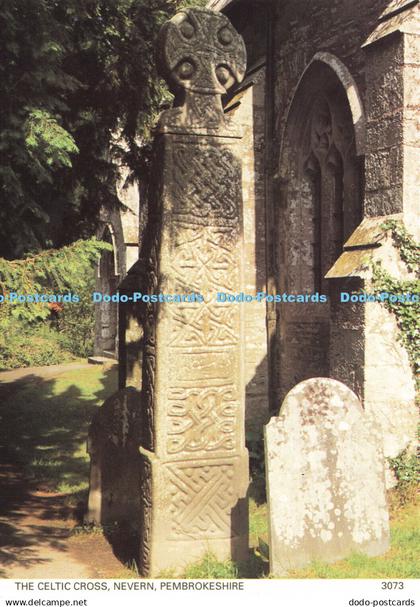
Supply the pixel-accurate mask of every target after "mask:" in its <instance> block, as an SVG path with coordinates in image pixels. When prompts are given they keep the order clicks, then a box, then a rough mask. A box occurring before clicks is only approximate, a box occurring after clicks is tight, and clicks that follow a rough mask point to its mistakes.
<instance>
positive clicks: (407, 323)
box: [373, 220, 420, 379]
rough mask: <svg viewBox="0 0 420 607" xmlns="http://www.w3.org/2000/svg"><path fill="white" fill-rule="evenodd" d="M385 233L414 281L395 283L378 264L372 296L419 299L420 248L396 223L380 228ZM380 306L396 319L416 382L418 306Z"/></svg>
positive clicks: (407, 303)
mask: <svg viewBox="0 0 420 607" xmlns="http://www.w3.org/2000/svg"><path fill="white" fill-rule="evenodd" d="M381 227H382V229H383V230H384V231H390V232H391V235H392V239H393V241H394V244H395V246H396V247H397V249H398V251H399V254H400V257H401V259H402V261H403V262H404V263H405V265H406V267H407V269H408V271H409V272H411V273H412V275H413V278H411V279H408V280H398V279H397V278H394V277H393V276H391V275H390V274H389V273H388V272H387V271H386V270H384V269H383V268H382V266H381V265H380V264H378V263H376V264H374V265H373V289H374V292H375V294H379V293H381V292H387V293H390V294H395V295H400V294H403V293H412V294H415V293H417V294H419V295H420V246H419V245H418V244H417V243H416V241H415V240H414V238H413V237H412V236H411V234H410V233H409V232H408V230H407V229H406V228H405V227H404V225H403V224H402V223H400V222H398V221H395V220H390V221H387V222H385V223H383V224H382V226H381ZM383 305H384V306H385V307H386V308H387V309H388V310H389V311H390V312H392V314H393V315H394V316H395V319H396V321H397V325H398V328H399V330H400V339H401V341H402V343H403V344H404V346H405V348H406V350H407V353H408V356H409V360H410V364H411V367H412V369H413V373H414V375H415V377H416V378H417V379H418V373H419V369H420V354H419V339H420V305H419V304H416V303H414V302H410V301H391V300H390V299H387V300H385V301H383Z"/></svg>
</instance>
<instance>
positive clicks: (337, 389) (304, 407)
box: [280, 377, 363, 424]
mask: <svg viewBox="0 0 420 607" xmlns="http://www.w3.org/2000/svg"><path fill="white" fill-rule="evenodd" d="M296 409H298V410H299V411H300V416H301V418H302V421H304V422H305V423H307V424H315V423H317V422H321V421H322V420H325V419H328V418H329V419H337V418H338V419H340V418H343V417H346V418H347V417H348V416H349V415H350V417H355V418H359V417H360V415H361V414H362V412H363V409H362V405H361V403H360V400H359V399H358V397H357V396H356V394H355V393H354V392H353V391H352V390H350V388H348V387H347V386H346V385H345V384H343V383H341V382H339V381H337V380H335V379H330V378H328V377H313V378H311V379H307V380H305V381H303V382H301V383H299V384H297V386H295V387H294V388H292V390H290V392H289V393H288V394H287V395H286V397H285V399H284V401H283V404H282V407H281V409H280V415H286V416H287V415H288V414H289V413H290V412H291V411H292V410H296Z"/></svg>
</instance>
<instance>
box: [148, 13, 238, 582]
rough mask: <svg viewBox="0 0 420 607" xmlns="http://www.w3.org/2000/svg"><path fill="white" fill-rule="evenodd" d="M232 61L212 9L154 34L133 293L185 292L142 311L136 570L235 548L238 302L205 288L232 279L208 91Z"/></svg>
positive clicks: (226, 189)
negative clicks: (155, 91) (155, 111)
mask: <svg viewBox="0 0 420 607" xmlns="http://www.w3.org/2000/svg"><path fill="white" fill-rule="evenodd" d="M245 61H246V57H245V46H244V43H243V40H242V38H241V37H240V36H239V35H238V33H237V32H236V31H235V30H234V28H233V27H232V25H231V24H230V22H229V20H228V19H227V18H226V17H225V16H224V15H222V14H219V13H214V12H212V11H207V10H199V9H186V10H183V11H181V12H180V13H179V14H177V15H176V16H175V17H174V18H172V19H171V20H170V21H169V22H168V23H166V24H165V25H164V27H163V29H162V32H161V34H160V39H159V64H160V71H161V73H162V75H163V76H164V77H165V78H166V79H167V81H168V83H169V85H170V87H171V90H172V92H173V93H174V95H175V106H174V108H172V109H170V110H167V111H165V112H163V114H162V116H161V118H160V122H159V125H158V127H157V132H156V137H155V152H154V154H155V156H154V164H153V167H154V170H153V178H152V179H153V183H152V187H151V189H150V191H151V192H152V196H153V198H152V199H151V200H150V201H149V204H150V207H149V216H148V224H147V227H146V229H145V237H144V240H143V245H142V251H141V257H140V260H141V264H142V266H143V267H144V268H145V276H146V279H145V284H143V285H142V286H141V290H142V292H143V293H145V294H156V293H161V294H180V295H184V296H187V297H188V298H189V299H188V300H185V301H183V302H181V303H160V302H158V303H153V302H146V303H145V304H144V306H143V311H142V317H143V330H144V336H143V344H144V346H143V347H144V351H143V375H142V411H143V413H142V424H141V425H142V435H141V447H140V453H141V478H142V480H141V515H140V533H141V539H140V556H139V571H140V573H141V575H152V576H154V575H157V574H159V572H161V571H163V570H165V569H173V570H176V571H180V570H182V569H183V568H184V567H185V565H186V564H188V563H191V562H193V561H195V560H196V559H199V558H201V557H202V556H203V555H204V554H205V553H206V552H208V551H211V552H213V553H214V554H215V555H216V556H217V557H218V558H220V559H226V558H233V559H238V560H240V559H244V558H247V556H248V512H247V500H246V493H247V488H248V477H249V473H248V452H247V450H246V448H245V440H244V408H245V407H244V395H245V385H244V384H245V382H244V378H243V360H242V358H243V320H242V314H243V311H242V310H243V308H242V306H238V305H235V304H231V303H218V302H217V301H216V297H215V295H216V292H217V291H225V290H229V291H230V290H233V291H237V292H240V290H241V286H242V274H243V268H242V249H243V226H242V192H241V160H240V155H241V151H240V147H239V146H240V141H241V134H240V133H239V132H238V131H237V130H235V129H234V128H232V127H231V126H230V125H229V122H228V121H227V120H226V119H225V115H224V113H223V109H222V102H221V96H222V95H223V94H225V93H226V91H227V89H228V88H230V86H231V85H233V84H235V83H238V82H240V80H241V79H242V78H243V76H244V73H245ZM196 295H201V296H202V297H203V299H204V301H200V299H199V298H198V297H197V298H196V297H191V296H196Z"/></svg>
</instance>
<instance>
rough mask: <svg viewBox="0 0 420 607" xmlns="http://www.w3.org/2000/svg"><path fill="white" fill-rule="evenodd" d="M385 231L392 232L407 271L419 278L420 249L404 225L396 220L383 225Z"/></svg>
mask: <svg viewBox="0 0 420 607" xmlns="http://www.w3.org/2000/svg"><path fill="white" fill-rule="evenodd" d="M382 229H383V230H391V234H392V238H393V240H394V243H395V245H396V246H397V248H398V250H399V252H400V255H401V259H402V260H403V261H404V262H405V264H406V266H407V269H408V270H409V271H410V272H414V273H416V274H417V276H419V274H420V247H419V245H418V244H417V243H416V241H415V240H414V238H413V237H412V236H411V234H410V233H409V232H408V230H407V229H406V228H405V226H404V224H403V223H401V222H399V221H396V220H395V219H393V220H390V221H386V222H384V223H383V224H382Z"/></svg>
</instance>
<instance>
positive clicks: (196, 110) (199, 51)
mask: <svg viewBox="0 0 420 607" xmlns="http://www.w3.org/2000/svg"><path fill="white" fill-rule="evenodd" d="M158 47H159V48H158V64H159V70H160V73H161V74H162V76H163V77H164V78H165V79H166V80H167V82H168V84H169V86H170V88H171V91H172V92H173V93H174V95H175V107H174V109H173V110H171V111H169V112H165V113H164V116H163V118H162V121H161V126H181V125H182V126H205V127H206V128H210V129H211V128H217V127H218V126H219V125H221V124H224V115H223V109H222V102H221V98H222V95H224V94H225V93H226V92H227V91H228V90H229V89H230V88H231V87H232V86H233V85H235V84H238V83H239V82H241V80H242V79H243V77H244V74H245V68H246V50H245V45H244V42H243V39H242V37H241V36H240V35H239V34H238V33H237V31H236V30H235V29H234V28H233V26H232V25H231V23H230V21H229V20H228V18H227V17H225V15H222V14H221V13H215V12H213V11H209V10H198V9H185V10H183V11H181V12H180V13H178V14H177V15H175V17H173V18H172V19H171V20H170V21H168V22H167V23H166V24H165V25H164V26H163V28H162V30H161V33H160V36H159V45H158Z"/></svg>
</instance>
